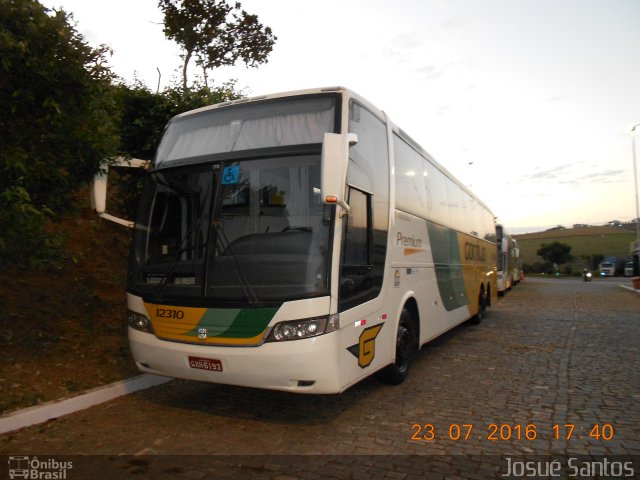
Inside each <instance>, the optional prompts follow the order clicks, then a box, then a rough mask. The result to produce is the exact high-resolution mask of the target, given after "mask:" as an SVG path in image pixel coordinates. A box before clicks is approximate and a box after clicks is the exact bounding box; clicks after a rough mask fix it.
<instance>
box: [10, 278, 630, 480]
mask: <svg viewBox="0 0 640 480" xmlns="http://www.w3.org/2000/svg"><path fill="white" fill-rule="evenodd" d="M621 282H626V283H628V280H619V279H596V280H595V281H594V282H592V283H583V282H582V281H580V280H579V279H555V278H550V279H533V278H531V279H527V280H526V281H525V282H523V283H521V284H520V285H518V286H517V287H516V288H514V289H513V291H511V292H509V293H508V294H507V295H506V297H504V298H502V299H499V300H498V303H497V305H495V306H494V307H493V308H492V309H490V312H489V315H488V317H487V318H486V319H485V320H483V322H482V323H481V324H480V325H479V326H467V325H463V326H460V327H459V328H456V329H455V330H453V331H451V332H449V333H448V334H446V335H444V336H443V337H441V338H440V339H438V340H436V341H435V342H433V343H432V344H430V345H429V346H428V347H427V348H425V349H424V350H423V351H422V352H421V353H420V354H419V356H418V359H417V361H416V363H415V365H414V367H413V369H412V371H411V374H410V378H409V379H408V380H407V381H406V382H405V383H404V384H402V385H400V386H397V387H390V386H385V385H381V384H379V383H377V382H376V381H375V380H373V379H369V380H365V381H363V382H361V383H360V384H358V385H356V386H355V387H353V388H351V389H350V390H348V391H347V392H345V393H344V394H342V395H331V396H300V395H292V394H286V393H281V392H270V391H261V390H252V389H242V388H235V387H228V386H221V385H213V384H201V383H195V382H186V381H174V382H171V383H169V384H166V385H163V386H160V387H156V388H153V389H150V390H147V391H145V392H142V393H138V394H134V395H130V396H127V397H124V398H121V399H118V400H115V401H112V402H109V403H107V404H103V405H100V406H98V407H94V408H92V409H90V410H86V411H83V412H78V413H76V414H73V415H70V416H67V417H64V418H61V419H58V420H56V421H52V422H49V423H48V424H45V425H41V426H35V427H31V428H27V429H24V430H21V431H19V432H14V433H11V434H6V435H4V436H0V455H27V456H34V455H39V456H40V458H41V459H45V458H48V457H46V456H47V455H48V456H52V455H91V454H98V455H105V457H98V458H97V459H96V458H94V457H73V460H74V461H75V462H76V469H75V470H74V471H72V472H71V473H73V474H76V475H77V476H76V477H74V476H73V475H68V476H67V478H69V479H71V480H73V479H74V478H82V472H83V471H85V470H86V469H90V468H92V467H93V468H100V469H101V473H102V474H103V475H102V477H103V478H121V476H122V475H125V474H138V478H143V477H144V476H145V475H149V476H150V477H153V478H176V477H177V478H280V479H282V480H285V479H290V478H360V476H359V475H362V478H398V479H402V478H424V477H423V473H424V471H425V470H428V471H429V472H430V475H429V478H456V477H461V478H479V479H481V478H489V477H495V478H500V476H501V475H502V474H504V473H506V470H505V469H506V468H508V466H507V464H506V463H505V461H506V456H513V458H514V459H519V458H524V457H521V456H523V455H526V456H528V457H527V458H530V459H536V462H538V460H539V462H538V463H536V465H538V466H540V467H544V466H547V467H548V465H549V462H550V461H552V460H554V459H561V460H562V461H563V462H564V463H565V464H566V463H567V461H568V460H570V459H571V458H573V457H575V458H579V459H581V460H580V462H583V463H579V464H576V463H574V464H573V465H579V467H580V468H583V470H581V473H585V472H586V473H591V471H592V470H588V471H586V470H584V468H592V467H593V468H595V467H596V466H599V467H600V468H603V467H602V465H603V463H602V462H604V465H605V467H604V468H610V467H611V465H612V463H611V462H613V468H617V467H620V468H623V467H624V466H625V465H626V467H627V468H629V467H633V471H634V476H636V477H638V478H640V461H639V459H640V440H639V438H640V375H639V373H638V371H639V369H640V355H639V353H640V352H639V350H640V294H637V293H635V292H630V291H627V290H624V289H622V288H620V287H619V286H618V284H619V283H621ZM156 454H157V455H159V456H156ZM167 454H168V455H184V456H181V457H174V456H162V455H167ZM264 454H269V456H264ZM118 455H124V456H121V457H120V456H118ZM213 455H223V456H213ZM227 455H233V456H227ZM236 455H246V456H236ZM274 455H277V456H274ZM583 455H587V456H590V457H588V458H591V459H592V460H593V462H599V465H595V464H592V463H589V462H587V460H588V458H587V457H582V456H583ZM116 456H118V457H116ZM623 456H625V457H623ZM4 458H7V457H4ZM585 459H587V460H585ZM0 460H1V459H0ZM627 460H630V461H632V462H633V463H632V464H626V463H624V462H625V461H627ZM584 462H587V463H584ZM607 462H609V463H608V464H607ZM5 464H6V462H4V461H2V462H0V479H3V478H5V477H3V476H2V475H3V470H2V469H3V468H6V467H5ZM585 465H586V467H585ZM607 465H609V466H607ZM567 468H568V467H567V466H566V465H565V467H564V469H563V472H564V475H566V471H567ZM354 471H355V472H356V473H354ZM571 471H573V470H571ZM108 472H111V474H112V475H113V476H112V477H110V476H109V474H108ZM605 473H606V471H605ZM613 473H616V472H613ZM622 473H623V475H622V476H624V474H625V471H622ZM626 473H629V470H626ZM516 477H517V476H514V477H513V478H516ZM585 478H591V477H590V476H589V475H587V476H585Z"/></svg>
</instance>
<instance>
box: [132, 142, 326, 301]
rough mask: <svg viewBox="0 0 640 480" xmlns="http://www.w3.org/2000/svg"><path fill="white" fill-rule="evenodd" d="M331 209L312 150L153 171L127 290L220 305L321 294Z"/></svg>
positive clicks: (140, 216) (317, 157)
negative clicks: (308, 152) (323, 197)
mask: <svg viewBox="0 0 640 480" xmlns="http://www.w3.org/2000/svg"><path fill="white" fill-rule="evenodd" d="M333 210H334V207H330V206H326V205H325V204H324V203H323V202H322V201H321V198H320V155H319V154H316V155H313V154H310V155H296V156H286V157H276V158H274V157H272V158H266V159H247V160H242V161H233V162H218V163H214V164H211V163H210V164H206V165H204V164H199V165H195V166H189V167H181V168H176V169H170V170H165V171H162V170H160V171H155V172H152V173H150V174H149V175H148V180H147V183H146V186H145V189H144V192H143V196H142V199H141V203H140V209H139V213H138V218H137V221H136V228H135V233H134V239H133V242H134V245H133V255H132V258H131V263H132V265H131V269H130V272H131V277H130V279H129V289H130V290H131V291H132V292H136V293H138V294H141V295H142V296H143V297H146V298H153V299H171V298H176V299H180V300H182V299H184V298H188V297H191V298H193V299H197V298H206V299H208V300H214V301H216V302H219V303H225V302H239V303H247V302H248V303H263V302H267V303H268V302H271V303H273V302H282V301H286V300H291V299H296V298H305V297H311V296H321V295H328V292H329V280H328V279H329V275H328V272H329V259H330V251H329V250H330V242H329V235H330V224H331V218H332V215H333Z"/></svg>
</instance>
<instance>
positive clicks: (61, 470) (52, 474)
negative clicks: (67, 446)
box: [9, 457, 73, 480]
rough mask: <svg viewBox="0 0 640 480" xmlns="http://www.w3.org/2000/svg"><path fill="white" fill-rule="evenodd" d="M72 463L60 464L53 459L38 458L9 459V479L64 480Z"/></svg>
mask: <svg viewBox="0 0 640 480" xmlns="http://www.w3.org/2000/svg"><path fill="white" fill-rule="evenodd" d="M72 468H73V462H61V461H59V460H55V459H53V458H48V459H46V460H39V459H38V457H33V458H32V457H9V478H11V479H12V480H13V479H14V478H28V479H34V480H65V479H66V478H67V471H68V470H71V469H72Z"/></svg>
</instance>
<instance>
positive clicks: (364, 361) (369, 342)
mask: <svg viewBox="0 0 640 480" xmlns="http://www.w3.org/2000/svg"><path fill="white" fill-rule="evenodd" d="M383 325H384V323H380V324H378V325H374V326H373V327H369V328H365V329H364V330H363V332H362V333H361V334H360V338H359V341H358V343H356V344H355V345H352V346H350V347H349V348H347V350H349V352H351V354H352V355H353V356H355V357H356V358H357V359H358V365H360V368H366V367H368V366H369V365H371V362H373V359H374V358H375V356H376V337H377V336H378V334H379V333H380V330H381V329H382V326H383Z"/></svg>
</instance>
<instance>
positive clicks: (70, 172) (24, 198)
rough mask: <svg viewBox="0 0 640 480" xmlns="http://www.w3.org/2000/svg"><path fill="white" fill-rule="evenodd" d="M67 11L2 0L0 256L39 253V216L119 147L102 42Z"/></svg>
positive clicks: (42, 252)
mask: <svg viewBox="0 0 640 480" xmlns="http://www.w3.org/2000/svg"><path fill="white" fill-rule="evenodd" d="M71 20H72V19H71V17H70V16H69V15H68V14H67V13H65V12H64V11H51V10H49V9H46V8H45V7H44V6H42V5H41V4H40V3H38V2H37V1H34V0H0V111H1V112H2V115H1V116H0V225H2V228H0V265H2V264H4V263H25V262H27V263H31V264H32V265H34V264H37V263H38V262H40V261H42V260H43V258H46V257H47V255H48V254H47V252H48V249H49V247H51V246H52V239H51V237H50V236H49V235H47V234H46V232H45V224H46V221H47V219H48V218H50V217H51V216H52V215H54V214H55V213H58V212H61V211H64V210H65V209H67V208H68V205H69V204H70V202H69V195H70V194H71V192H73V191H74V190H76V189H77V188H78V186H80V185H81V184H83V183H84V182H86V181H87V180H89V179H90V178H91V177H92V176H93V174H94V173H95V172H96V171H97V169H98V166H99V165H100V162H101V160H102V159H103V158H105V157H108V156H111V155H113V153H114V152H115V149H116V147H117V143H118V138H117V133H116V130H115V124H114V122H113V118H114V117H115V116H116V112H115V111H114V108H115V105H114V103H113V98H112V95H111V80H112V73H111V71H110V70H109V68H108V67H107V66H106V60H105V59H106V55H107V53H108V49H107V48H106V47H101V48H97V49H93V48H91V47H89V46H88V45H87V44H86V43H85V42H84V40H83V38H82V36H81V35H80V34H79V33H78V32H77V31H76V30H75V27H74V25H72V24H71Z"/></svg>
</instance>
